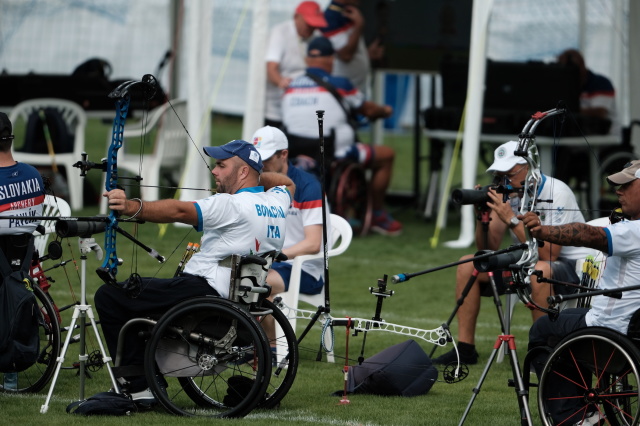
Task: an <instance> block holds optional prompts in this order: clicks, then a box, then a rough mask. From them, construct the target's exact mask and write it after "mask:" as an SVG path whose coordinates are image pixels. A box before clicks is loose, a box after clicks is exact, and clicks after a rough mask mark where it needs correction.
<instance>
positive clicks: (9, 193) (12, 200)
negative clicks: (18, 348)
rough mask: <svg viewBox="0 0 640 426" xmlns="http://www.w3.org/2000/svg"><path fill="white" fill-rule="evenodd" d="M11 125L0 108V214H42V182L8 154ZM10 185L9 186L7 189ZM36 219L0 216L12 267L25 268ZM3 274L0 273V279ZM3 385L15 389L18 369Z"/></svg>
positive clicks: (4, 252)
mask: <svg viewBox="0 0 640 426" xmlns="http://www.w3.org/2000/svg"><path fill="white" fill-rule="evenodd" d="M12 133H13V126H12V124H11V121H9V117H8V116H7V114H5V113H4V112H0V182H1V183H0V187H1V188H2V193H3V195H4V196H3V197H2V200H1V201H0V217H1V216H42V203H43V202H44V183H43V181H42V176H40V173H38V171H37V170H36V168H35V167H33V166H31V165H29V164H24V163H18V162H17V161H15V160H14V159H13V155H12V154H11V145H13V134H12ZM9 188H11V190H9ZM38 223H39V222H37V221H29V220H14V219H0V250H1V251H0V256H5V257H6V259H7V262H8V263H9V265H10V266H11V268H12V269H13V270H14V271H18V270H20V269H23V270H25V271H28V269H29V266H30V265H24V267H23V261H24V257H25V255H26V254H27V247H28V244H33V239H32V238H31V234H32V233H33V231H35V229H36V227H37V226H38ZM2 280H4V277H1V276H0V283H1V282H2ZM2 386H3V387H4V388H5V389H17V386H18V373H5V374H3V375H2Z"/></svg>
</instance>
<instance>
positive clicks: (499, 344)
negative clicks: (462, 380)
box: [458, 336, 504, 426]
mask: <svg viewBox="0 0 640 426" xmlns="http://www.w3.org/2000/svg"><path fill="white" fill-rule="evenodd" d="M501 337H502V336H498V339H497V340H496V343H495V344H494V345H493V350H492V351H491V355H489V360H488V361H487V365H485V367H484V370H483V371H482V374H481V375H480V380H478V384H477V385H476V387H475V388H473V395H471V399H470V400H469V404H467V408H466V409H465V410H464V413H463V414H462V418H461V419H460V423H458V425H459V426H462V425H463V424H464V421H465V420H466V419H467V416H468V415H469V411H471V406H472V405H473V402H474V401H475V399H476V396H478V394H479V393H480V388H481V387H482V383H483V382H484V379H485V378H486V377H487V374H489V369H490V368H491V364H492V363H493V360H494V359H495V357H496V355H497V354H498V351H499V350H500V348H501V347H502V344H503V343H504V341H503V340H502V339H501Z"/></svg>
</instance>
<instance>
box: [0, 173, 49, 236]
mask: <svg viewBox="0 0 640 426" xmlns="http://www.w3.org/2000/svg"><path fill="white" fill-rule="evenodd" d="M43 202H44V184H43V182H42V176H40V173H38V171H37V170H36V169H35V167H33V166H30V165H29V164H24V163H18V162H16V164H14V165H13V166H9V167H0V216H21V217H24V218H25V219H24V220H22V219H0V235H15V234H25V233H26V234H30V233H32V232H33V231H35V229H36V227H37V226H38V224H39V223H40V221H35V222H33V221H28V220H27V219H28V218H29V217H31V216H42V203H43Z"/></svg>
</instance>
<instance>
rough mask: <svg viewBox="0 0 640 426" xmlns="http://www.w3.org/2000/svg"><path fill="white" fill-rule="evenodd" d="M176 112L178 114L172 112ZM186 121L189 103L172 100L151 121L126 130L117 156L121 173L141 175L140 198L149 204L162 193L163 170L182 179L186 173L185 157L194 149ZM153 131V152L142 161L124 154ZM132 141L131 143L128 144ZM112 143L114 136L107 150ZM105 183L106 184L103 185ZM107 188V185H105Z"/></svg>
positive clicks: (102, 204) (156, 110)
mask: <svg viewBox="0 0 640 426" xmlns="http://www.w3.org/2000/svg"><path fill="white" fill-rule="evenodd" d="M171 106H173V109H175V112H174V111H173V109H172V108H171ZM180 120H182V122H183V123H186V121H187V101H186V100H184V99H178V100H172V101H171V105H170V104H169V102H165V103H164V104H162V105H160V106H158V107H156V108H154V109H153V110H152V111H151V112H150V113H149V117H148V119H144V120H141V121H140V122H138V123H135V124H132V125H130V126H126V127H125V129H124V132H123V137H124V142H123V146H122V148H120V151H119V155H118V169H119V170H120V171H122V170H126V171H128V172H130V173H132V174H134V175H136V176H137V175H138V174H140V175H141V177H142V182H140V184H141V185H149V186H142V187H140V194H141V198H142V199H144V200H148V201H153V200H158V199H159V197H160V191H159V188H158V185H159V184H160V176H161V173H160V172H161V171H162V169H165V170H170V171H171V173H172V174H173V175H174V176H175V177H179V176H180V175H181V174H182V170H183V169H184V165H185V161H186V155H185V152H186V151H187V149H189V148H188V147H189V146H190V145H191V144H190V142H189V139H188V138H189V136H188V135H187V132H186V130H185V129H184V127H183V126H182V123H181V122H180ZM153 131H157V133H156V135H155V141H154V145H153V150H152V151H151V152H150V153H144V154H143V156H142V158H140V154H139V152H133V151H132V150H129V152H127V151H125V148H126V146H127V145H128V144H130V141H131V139H134V138H136V139H138V140H139V143H142V142H143V141H144V139H145V137H148V135H149V134H151V133H152V132H153ZM127 139H129V141H128V140H127ZM110 141H111V135H110V136H109V141H108V143H107V146H108V145H109V143H110ZM103 183H104V181H103ZM103 187H104V185H103ZM106 211H107V200H106V198H104V197H102V200H101V202H100V212H101V213H103V214H104V213H106Z"/></svg>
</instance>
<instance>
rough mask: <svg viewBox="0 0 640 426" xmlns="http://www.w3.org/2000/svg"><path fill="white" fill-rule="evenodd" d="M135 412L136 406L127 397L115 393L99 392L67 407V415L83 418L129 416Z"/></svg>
mask: <svg viewBox="0 0 640 426" xmlns="http://www.w3.org/2000/svg"><path fill="white" fill-rule="evenodd" d="M136 411H138V408H137V407H136V404H135V403H134V402H133V401H132V400H131V399H130V398H129V397H128V396H126V395H124V394H122V393H115V392H100V393H97V394H95V395H93V396H92V397H89V398H87V399H85V400H82V401H76V402H72V403H71V404H69V405H68V406H67V413H70V414H80V415H83V416H129V415H131V414H132V413H135V412H136Z"/></svg>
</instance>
